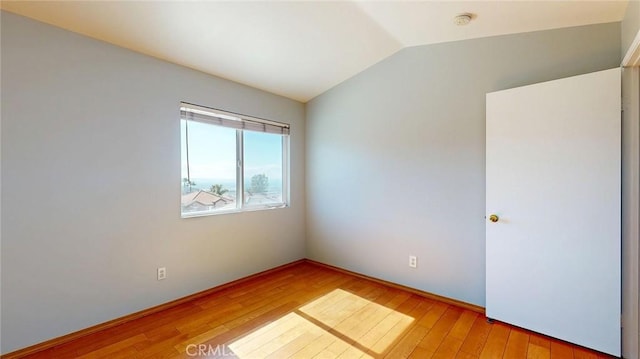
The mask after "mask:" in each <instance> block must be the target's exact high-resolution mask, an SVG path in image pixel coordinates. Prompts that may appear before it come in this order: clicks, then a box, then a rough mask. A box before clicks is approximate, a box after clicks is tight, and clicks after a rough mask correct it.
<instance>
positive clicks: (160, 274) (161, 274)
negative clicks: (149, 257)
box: [158, 267, 167, 280]
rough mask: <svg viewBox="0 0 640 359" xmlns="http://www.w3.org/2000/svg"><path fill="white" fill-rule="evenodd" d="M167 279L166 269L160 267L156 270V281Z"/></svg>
mask: <svg viewBox="0 0 640 359" xmlns="http://www.w3.org/2000/svg"><path fill="white" fill-rule="evenodd" d="M163 279H167V268H166V267H160V268H158V280H163Z"/></svg>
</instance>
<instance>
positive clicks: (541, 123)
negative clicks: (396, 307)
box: [486, 69, 621, 356]
mask: <svg viewBox="0 0 640 359" xmlns="http://www.w3.org/2000/svg"><path fill="white" fill-rule="evenodd" d="M620 102H621V101H620V69H611V70H606V71H600V72H595V73H591V74H586V75H581V76H575V77H570V78H566V79H561V80H556V81H550V82H545V83H540V84H535V85H531V86H524V87H519V88H514V89H509V90H505V91H499V92H493V93H489V94H487V129H486V130H487V133H486V136H487V166H486V170H487V178H486V179H487V184H486V185H487V188H486V189H487V198H486V204H487V207H486V211H487V225H486V240H487V243H486V244H487V252H486V261H487V263H486V267H487V285H486V290H487V292H486V295H487V298H486V299H487V302H486V313H487V317H489V318H493V319H496V320H500V321H503V322H506V323H510V324H514V325H516V326H519V327H523V328H527V329H530V330H533V331H535V332H539V333H543V334H546V335H549V336H551V337H555V338H558V339H562V340H565V341H568V342H572V343H576V344H579V345H582V346H585V347H589V348H593V349H595V350H598V351H602V352H605V353H609V354H613V355H616V356H620V280H621V278H620V137H621V134H620V130H621V128H620V126H621V120H620ZM492 214H495V215H497V217H498V218H497V222H492V221H491V220H490V219H491V218H490V217H491V215H492ZM493 219H494V220H495V219H496V218H495V217H494V218H493Z"/></svg>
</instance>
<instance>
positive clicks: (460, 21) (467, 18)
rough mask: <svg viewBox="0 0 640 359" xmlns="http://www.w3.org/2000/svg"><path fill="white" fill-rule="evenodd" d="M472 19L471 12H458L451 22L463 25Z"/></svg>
mask: <svg viewBox="0 0 640 359" xmlns="http://www.w3.org/2000/svg"><path fill="white" fill-rule="evenodd" d="M472 19H473V14H469V13H465V14H460V15H458V16H456V17H454V18H453V23H454V24H456V25H458V26H463V25H466V24H468V23H469V22H471V20H472Z"/></svg>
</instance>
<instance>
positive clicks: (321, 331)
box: [229, 289, 413, 359]
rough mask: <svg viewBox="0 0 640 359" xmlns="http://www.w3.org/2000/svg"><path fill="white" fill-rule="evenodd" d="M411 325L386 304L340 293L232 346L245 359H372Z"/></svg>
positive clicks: (404, 316)
mask: <svg viewBox="0 0 640 359" xmlns="http://www.w3.org/2000/svg"><path fill="white" fill-rule="evenodd" d="M412 322H413V318H411V317H410V316H408V315H405V314H402V313H399V312H397V311H395V310H393V309H390V308H387V307H385V306H383V305H380V304H377V303H374V302H372V301H370V300H367V299H364V298H362V297H359V296H357V295H355V294H352V293H350V292H348V291H345V290H342V289H336V290H334V291H332V292H330V293H328V294H326V295H324V296H322V297H320V298H318V299H316V300H314V301H313V302H310V303H308V304H306V305H305V306H303V307H301V308H300V309H299V310H297V311H295V312H293V313H289V314H287V315H285V316H283V317H281V318H279V319H278V320H276V321H274V322H272V323H270V324H268V325H266V326H264V327H262V328H260V329H259V330H257V331H255V332H253V333H251V334H249V335H247V336H245V337H242V338H240V339H238V340H236V341H235V342H233V343H231V344H229V348H230V349H231V350H232V351H233V353H234V354H235V355H236V356H237V357H238V358H241V359H250V358H277V359H280V358H301V359H308V358H373V357H372V356H371V355H369V354H367V352H369V351H370V352H372V354H373V353H375V354H381V353H382V352H384V351H385V350H386V349H387V348H388V347H389V345H391V344H392V343H393V342H394V341H395V340H396V339H397V338H398V337H399V336H400V335H401V334H402V333H403V332H404V331H405V330H406V329H407V328H408V327H409V325H410V324H411V323H412Z"/></svg>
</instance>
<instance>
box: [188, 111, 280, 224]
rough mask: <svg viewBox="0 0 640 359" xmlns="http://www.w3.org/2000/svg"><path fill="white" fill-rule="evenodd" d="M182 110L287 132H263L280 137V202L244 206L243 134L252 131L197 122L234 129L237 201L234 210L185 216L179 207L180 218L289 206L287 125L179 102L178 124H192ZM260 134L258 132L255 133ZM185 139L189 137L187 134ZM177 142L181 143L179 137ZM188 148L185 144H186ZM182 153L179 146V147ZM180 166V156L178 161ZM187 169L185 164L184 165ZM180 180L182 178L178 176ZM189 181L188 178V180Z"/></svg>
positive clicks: (207, 211)
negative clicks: (248, 122) (281, 129)
mask: <svg viewBox="0 0 640 359" xmlns="http://www.w3.org/2000/svg"><path fill="white" fill-rule="evenodd" d="M183 109H188V110H192V111H193V110H195V112H198V113H205V114H211V115H218V116H220V117H223V118H230V119H234V120H237V121H240V122H244V121H250V122H252V123H254V124H255V123H258V124H264V125H267V126H277V127H282V128H283V129H286V131H287V133H282V134H277V133H271V132H268V131H263V133H269V134H274V135H279V136H280V138H281V146H282V201H281V202H278V203H267V204H253V205H250V204H246V203H245V199H246V197H245V176H244V172H245V168H244V131H252V130H251V129H244V128H235V127H231V126H224V125H220V124H216V123H213V121H212V122H210V123H207V121H206V120H199V121H198V122H201V123H206V124H208V125H210V126H220V127H227V128H235V131H236V151H235V152H236V153H235V155H236V198H235V204H236V206H235V208H230V209H223V210H217V211H212V210H204V211H195V212H187V213H184V212H183V211H182V205H181V208H180V218H194V217H205V216H215V215H220V214H230V213H242V212H253V211H261V210H270V209H277V208H288V207H289V206H290V181H291V180H290V177H289V176H290V152H289V151H290V133H289V128H290V125H289V124H286V123H282V122H276V121H271V120H267V119H262V118H259V117H253V116H247V115H242V114H238V113H234V112H229V111H224V110H219V109H215V108H210V107H203V106H199V105H194V104H191V103H188V102H181V103H180V116H179V118H180V121H182V120H185V121H193V120H189V119H188V118H185V117H184V116H183V115H182V113H183ZM258 132H260V131H258ZM187 136H188V135H187ZM180 141H183V138H182V135H181V139H180ZM187 146H188V145H187ZM181 151H182V146H181ZM180 162H181V163H180V165H181V167H182V156H181V160H180ZM187 166H188V164H187ZM180 177H181V178H182V175H181V176H180ZM189 180H191V178H189Z"/></svg>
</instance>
